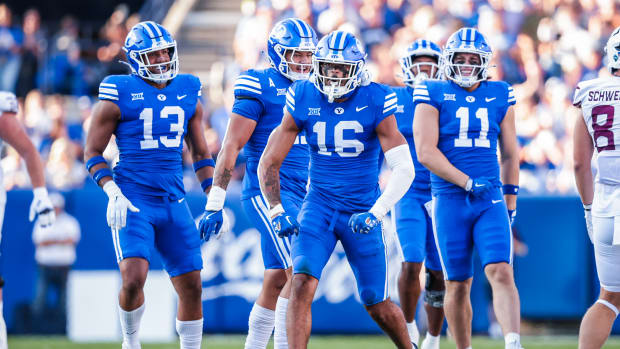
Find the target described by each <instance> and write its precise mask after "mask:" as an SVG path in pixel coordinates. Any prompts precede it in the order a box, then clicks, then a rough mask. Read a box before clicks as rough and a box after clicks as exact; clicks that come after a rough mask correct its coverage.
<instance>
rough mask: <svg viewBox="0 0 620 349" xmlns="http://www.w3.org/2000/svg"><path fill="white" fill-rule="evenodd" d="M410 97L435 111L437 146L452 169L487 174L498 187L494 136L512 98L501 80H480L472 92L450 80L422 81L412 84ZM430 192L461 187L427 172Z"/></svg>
mask: <svg viewBox="0 0 620 349" xmlns="http://www.w3.org/2000/svg"><path fill="white" fill-rule="evenodd" d="M413 100H414V102H418V103H426V104H430V105H432V106H433V107H435V108H436V109H437V110H438V111H439V139H438V141H437V148H439V150H440V151H441V152H442V153H443V154H444V155H445V156H446V158H448V160H449V161H450V163H451V164H452V165H454V166H455V167H456V168H458V169H459V170H461V171H462V172H464V173H465V174H467V175H468V176H470V177H472V178H476V177H488V178H490V180H491V182H492V183H493V184H494V185H496V186H500V185H501V182H500V177H499V162H498V159H497V139H498V137H499V134H500V124H501V123H502V120H503V119H504V116H505V115H506V111H507V110H508V107H509V106H511V105H513V104H515V101H516V100H515V97H514V93H513V90H512V87H510V86H509V85H508V84H507V83H505V82H503V81H483V82H481V83H480V86H479V87H478V88H477V89H475V90H474V91H472V92H468V91H467V90H465V89H464V88H462V87H460V86H458V85H457V84H456V83H454V82H452V81H442V80H426V81H424V82H422V83H421V84H419V85H416V87H415V90H414V92H413ZM431 190H432V192H433V194H440V193H452V192H461V191H463V189H462V188H460V187H458V186H456V185H454V184H452V183H450V182H447V181H445V180H444V179H442V178H441V177H439V176H437V175H435V174H433V173H431Z"/></svg>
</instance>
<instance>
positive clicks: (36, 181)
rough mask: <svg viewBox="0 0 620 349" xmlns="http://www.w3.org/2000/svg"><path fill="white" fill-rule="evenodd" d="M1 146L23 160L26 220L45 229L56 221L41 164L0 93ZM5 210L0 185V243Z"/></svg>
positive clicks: (11, 100)
mask: <svg viewBox="0 0 620 349" xmlns="http://www.w3.org/2000/svg"><path fill="white" fill-rule="evenodd" d="M4 142H6V143H8V144H9V145H10V146H11V147H13V148H14V149H15V150H16V151H17V153H18V154H19V155H20V156H21V157H22V158H24V162H25V163H26V170H27V171H28V176H29V177H30V183H31V184H32V193H33V194H34V198H33V199H32V203H31V204H30V211H29V213H28V218H29V219H30V221H33V220H34V219H35V217H38V219H37V224H39V225H41V226H42V227H46V226H48V225H50V224H52V223H54V221H55V220H56V213H55V212H54V207H53V206H52V202H51V201H50V199H49V197H48V195H47V189H46V188H45V171H44V170H43V168H44V167H43V161H41V156H40V155H39V153H37V148H36V147H35V146H34V145H33V144H32V142H31V141H30V139H29V138H28V135H27V134H26V131H25V130H24V128H23V127H22V125H21V123H20V121H19V119H18V118H17V99H16V98H15V95H14V94H13V93H11V92H5V91H0V151H2V148H3V146H4ZM2 180H3V173H2V167H0V183H2ZM5 206H6V191H5V189H4V186H2V185H0V241H1V240H2V223H3V221H4V209H5ZM2 265H3V264H2V251H0V349H6V348H7V338H6V324H5V323H4V317H3V316H2V308H3V304H2V303H3V302H2V289H3V287H4V279H3V278H2Z"/></svg>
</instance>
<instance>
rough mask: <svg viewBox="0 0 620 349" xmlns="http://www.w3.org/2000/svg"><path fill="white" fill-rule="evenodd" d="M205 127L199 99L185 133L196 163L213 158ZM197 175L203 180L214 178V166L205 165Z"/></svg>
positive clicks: (199, 179)
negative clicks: (205, 134)
mask: <svg viewBox="0 0 620 349" xmlns="http://www.w3.org/2000/svg"><path fill="white" fill-rule="evenodd" d="M203 131H204V129H203V126H202V103H200V101H198V102H197V103H196V111H195V112H194V115H193V116H192V118H191V119H190V120H189V122H188V123H187V134H186V135H185V142H186V143H187V147H188V148H189V151H190V153H191V154H192V160H193V162H194V163H197V162H198V161H201V160H204V159H211V153H210V152H209V147H208V146H207V140H206V139H205V136H204V132H203ZM196 177H198V181H200V182H202V181H204V180H205V179H207V178H213V167H211V166H204V167H202V168H200V169H199V170H198V171H196ZM210 190H211V186H208V187H207V188H206V190H205V191H206V193H209V191H210Z"/></svg>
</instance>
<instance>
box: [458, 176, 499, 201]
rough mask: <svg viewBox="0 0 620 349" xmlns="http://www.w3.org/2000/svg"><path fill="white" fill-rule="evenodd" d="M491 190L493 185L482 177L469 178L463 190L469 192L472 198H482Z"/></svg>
mask: <svg viewBox="0 0 620 349" xmlns="http://www.w3.org/2000/svg"><path fill="white" fill-rule="evenodd" d="M491 189H493V184H491V182H489V180H488V179H486V178H484V177H480V178H473V179H472V178H469V179H468V180H467V184H466V185H465V190H466V191H467V192H469V193H470V194H471V195H472V196H473V197H474V198H479V197H482V196H484V195H485V194H486V193H487V192H488V191H489V190H491Z"/></svg>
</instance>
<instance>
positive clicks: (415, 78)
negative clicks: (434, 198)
mask: <svg viewBox="0 0 620 349" xmlns="http://www.w3.org/2000/svg"><path fill="white" fill-rule="evenodd" d="M440 59H441V49H440V48H439V46H437V45H436V44H435V43H433V42H431V41H428V40H424V39H419V40H416V41H414V42H413V43H412V44H411V45H410V46H409V47H408V48H407V52H406V54H405V56H404V57H402V58H401V59H400V60H399V63H400V66H401V68H402V72H403V82H404V83H405V85H406V86H405V87H393V90H394V92H396V96H397V98H398V105H397V107H396V110H395V111H394V116H395V117H396V122H397V123H398V130H399V131H400V133H402V134H403V136H405V139H406V140H407V143H408V144H409V149H410V152H411V157H412V158H413V164H414V167H415V171H416V174H415V179H414V181H413V183H412V184H411V187H410V188H409V191H407V194H405V196H403V198H402V199H400V201H398V203H397V204H396V205H395V206H394V210H393V212H392V219H394V220H395V227H396V232H397V234H398V240H399V242H400V246H401V248H402V252H403V257H404V262H403V264H402V268H401V271H400V276H399V277H398V292H399V295H400V307H401V308H402V309H403V313H404V315H405V320H407V330H408V331H409V336H410V337H411V342H412V343H413V344H414V346H415V347H416V348H417V345H418V341H419V337H420V334H419V332H418V328H417V325H416V322H415V314H416V307H417V304H418V298H419V297H420V292H421V290H420V270H421V269H422V262H423V261H424V260H426V262H425V267H426V286H425V292H424V308H425V309H426V314H427V317H428V332H427V334H426V338H425V339H424V342H422V348H423V349H439V335H440V334H441V327H442V325H443V318H444V316H443V297H444V293H445V286H444V281H443V273H442V271H441V263H440V262H439V255H438V253H437V246H436V245H435V237H434V236H433V228H432V222H431V217H430V215H429V213H428V211H427V209H426V207H425V204H427V203H430V201H431V180H430V173H429V171H428V170H427V169H426V168H424V166H422V165H421V164H420V163H419V162H418V158H417V156H416V153H415V144H414V141H413V129H412V125H413V113H414V111H415V107H416V104H417V102H414V101H413V99H412V96H413V88H414V86H415V84H416V83H420V82H422V81H423V80H425V79H438V78H439V76H440V74H439V61H440Z"/></svg>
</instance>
